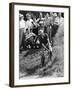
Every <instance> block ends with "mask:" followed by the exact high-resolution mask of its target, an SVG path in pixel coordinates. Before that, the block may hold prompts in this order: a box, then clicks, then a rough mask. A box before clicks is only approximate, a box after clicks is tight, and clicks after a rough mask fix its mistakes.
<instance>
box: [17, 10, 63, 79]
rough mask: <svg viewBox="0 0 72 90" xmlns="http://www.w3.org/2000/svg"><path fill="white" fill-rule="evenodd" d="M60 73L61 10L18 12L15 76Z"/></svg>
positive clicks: (61, 55)
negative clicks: (17, 64)
mask: <svg viewBox="0 0 72 90" xmlns="http://www.w3.org/2000/svg"><path fill="white" fill-rule="evenodd" d="M63 76H64V13H62V12H35V11H32V12H31V11H19V78H20V79H23V78H24V77H25V78H26V77H30V78H32V77H36V78H42V77H63Z"/></svg>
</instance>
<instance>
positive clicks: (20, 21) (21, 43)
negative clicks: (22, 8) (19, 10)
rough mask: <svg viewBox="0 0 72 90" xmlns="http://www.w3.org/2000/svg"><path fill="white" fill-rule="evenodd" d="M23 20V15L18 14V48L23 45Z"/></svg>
mask: <svg viewBox="0 0 72 90" xmlns="http://www.w3.org/2000/svg"><path fill="white" fill-rule="evenodd" d="M24 33H25V21H24V16H23V15H22V14H19V46H20V48H21V47H22V46H23V39H24V38H25V35H24Z"/></svg>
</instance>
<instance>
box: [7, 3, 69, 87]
mask: <svg viewBox="0 0 72 90" xmlns="http://www.w3.org/2000/svg"><path fill="white" fill-rule="evenodd" d="M15 5H28V6H44V7H59V8H60V7H61V8H68V9H69V12H68V14H69V47H68V48H69V55H68V56H69V77H68V82H64V83H63V82H62V83H48V84H45V83H44V84H30V85H14V6H15ZM61 84H70V6H64V5H47V4H33V3H14V2H12V3H10V4H9V86H10V87H29V86H45V85H61Z"/></svg>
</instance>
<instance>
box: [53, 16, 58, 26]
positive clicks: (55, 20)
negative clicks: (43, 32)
mask: <svg viewBox="0 0 72 90" xmlns="http://www.w3.org/2000/svg"><path fill="white" fill-rule="evenodd" d="M54 24H55V25H59V17H56V18H54Z"/></svg>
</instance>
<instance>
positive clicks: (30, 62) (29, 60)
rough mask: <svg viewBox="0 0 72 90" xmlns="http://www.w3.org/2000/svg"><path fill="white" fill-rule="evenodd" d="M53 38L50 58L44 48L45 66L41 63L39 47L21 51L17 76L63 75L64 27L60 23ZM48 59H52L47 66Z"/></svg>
mask: <svg viewBox="0 0 72 90" xmlns="http://www.w3.org/2000/svg"><path fill="white" fill-rule="evenodd" d="M53 40H54V46H53V52H52V59H51V60H50V58H49V54H48V52H47V51H46V50H45V51H44V53H45V66H44V67H42V65H41V52H42V50H43V48H41V49H34V50H28V51H23V52H22V53H21V54H20V56H19V72H20V75H19V78H23V77H28V76H29V77H30V76H36V75H37V76H38V77H44V76H47V77H63V76H64V27H63V24H62V25H60V27H59V29H58V31H57V33H56V35H55V37H54V38H53ZM50 61H52V63H51V65H50V66H49V63H50Z"/></svg>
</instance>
